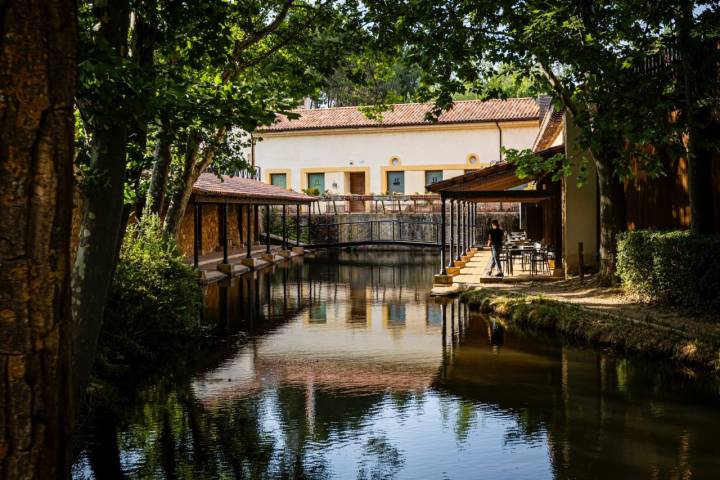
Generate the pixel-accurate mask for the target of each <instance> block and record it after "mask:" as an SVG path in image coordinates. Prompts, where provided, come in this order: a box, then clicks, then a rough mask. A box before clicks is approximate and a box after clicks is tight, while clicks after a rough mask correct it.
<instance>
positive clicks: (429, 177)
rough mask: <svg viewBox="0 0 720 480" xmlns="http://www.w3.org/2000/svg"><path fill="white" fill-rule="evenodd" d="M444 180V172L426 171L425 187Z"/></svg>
mask: <svg viewBox="0 0 720 480" xmlns="http://www.w3.org/2000/svg"><path fill="white" fill-rule="evenodd" d="M442 179H443V172H442V170H426V171H425V185H432V184H433V183H437V182H441V181H442Z"/></svg>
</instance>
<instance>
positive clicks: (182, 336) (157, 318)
mask: <svg viewBox="0 0 720 480" xmlns="http://www.w3.org/2000/svg"><path fill="white" fill-rule="evenodd" d="M201 308H202V292H201V290H200V286H199V285H198V281H197V275H196V272H195V269H194V268H193V267H192V266H190V265H188V264H187V263H185V260H184V258H183V256H182V254H180V252H179V250H178V249H177V246H176V244H175V242H174V240H173V239H171V238H167V237H166V236H165V235H164V234H163V232H162V227H161V223H160V219H159V218H158V216H157V215H152V214H150V213H149V212H148V213H145V215H143V217H142V219H141V220H140V222H139V224H135V225H130V226H128V231H127V234H126V235H125V238H124V240H123V245H122V248H121V251H120V259H119V262H118V265H117V268H116V271H115V275H114V277H113V284H112V288H111V291H110V294H109V298H108V304H107V308H106V311H105V318H104V324H103V331H102V334H101V339H100V352H99V353H100V355H99V359H100V361H101V362H104V363H105V366H106V367H112V366H129V365H130V366H145V367H147V366H148V365H147V364H145V365H142V363H143V362H147V361H148V360H153V359H157V358H159V357H162V355H163V354H168V353H170V352H173V351H175V350H176V349H177V348H178V347H179V346H182V345H183V344H186V343H188V341H189V339H192V338H196V337H197V336H199V335H201V334H202V333H203V329H202V326H201V323H200V314H201Z"/></svg>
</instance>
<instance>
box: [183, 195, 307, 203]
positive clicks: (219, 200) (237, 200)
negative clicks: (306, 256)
mask: <svg viewBox="0 0 720 480" xmlns="http://www.w3.org/2000/svg"><path fill="white" fill-rule="evenodd" d="M193 199H194V201H196V202H202V203H228V204H239V205H267V204H268V203H270V204H272V205H297V204H298V203H301V204H310V203H313V202H315V201H317V200H315V199H313V200H296V199H287V200H285V199H278V198H272V197H267V198H265V197H258V198H240V197H230V196H227V197H215V196H209V195H194V196H193Z"/></svg>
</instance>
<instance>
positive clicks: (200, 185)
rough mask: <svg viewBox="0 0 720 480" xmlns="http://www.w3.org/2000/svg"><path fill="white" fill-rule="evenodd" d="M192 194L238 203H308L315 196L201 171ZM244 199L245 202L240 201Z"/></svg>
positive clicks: (247, 179) (245, 179) (255, 181)
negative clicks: (227, 199) (232, 200)
mask: <svg viewBox="0 0 720 480" xmlns="http://www.w3.org/2000/svg"><path fill="white" fill-rule="evenodd" d="M193 194H195V195H204V196H208V197H229V198H232V199H235V202H236V203H237V200H241V202H239V203H258V202H261V201H270V202H273V201H274V202H278V203H293V204H295V203H308V202H313V201H315V200H316V198H315V197H311V196H309V195H305V194H304V193H298V192H296V191H294V190H286V189H284V188H280V187H276V186H275V185H268V184H266V183H262V182H260V181H258V180H252V179H249V178H240V177H230V176H228V175H223V178H222V180H221V179H220V178H218V176H217V175H215V174H214V173H203V174H201V175H200V178H198V179H197V182H195V184H194V185H193ZM242 200H245V201H246V202H242Z"/></svg>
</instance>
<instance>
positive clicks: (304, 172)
mask: <svg viewBox="0 0 720 480" xmlns="http://www.w3.org/2000/svg"><path fill="white" fill-rule="evenodd" d="M309 173H364V174H365V193H369V192H370V167H313V168H301V169H300V188H301V190H304V189H306V188H307V177H308V174H309ZM320 193H323V192H320Z"/></svg>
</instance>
